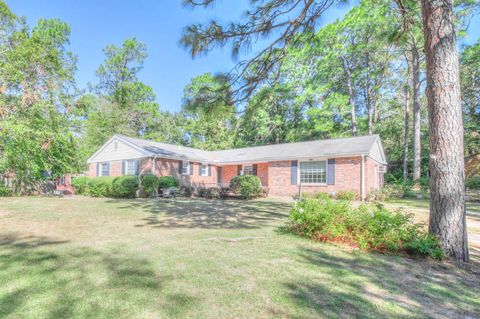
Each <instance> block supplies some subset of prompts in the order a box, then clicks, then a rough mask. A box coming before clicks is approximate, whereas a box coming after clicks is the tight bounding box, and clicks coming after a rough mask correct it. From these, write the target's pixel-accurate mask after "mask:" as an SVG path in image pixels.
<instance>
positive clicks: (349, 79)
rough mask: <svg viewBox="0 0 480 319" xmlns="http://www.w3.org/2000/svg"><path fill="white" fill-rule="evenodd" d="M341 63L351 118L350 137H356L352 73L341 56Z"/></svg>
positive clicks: (355, 111)
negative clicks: (345, 79)
mask: <svg viewBox="0 0 480 319" xmlns="http://www.w3.org/2000/svg"><path fill="white" fill-rule="evenodd" d="M340 59H341V60H342V63H343V70H344V71H345V77H346V78H347V89H348V103H349V104H350V107H351V111H350V113H351V116H352V124H351V127H352V135H353V136H356V135H357V110H356V107H355V97H354V93H353V84H352V73H351V72H350V68H349V67H348V64H347V61H346V59H345V58H344V57H343V56H342V57H341V58H340Z"/></svg>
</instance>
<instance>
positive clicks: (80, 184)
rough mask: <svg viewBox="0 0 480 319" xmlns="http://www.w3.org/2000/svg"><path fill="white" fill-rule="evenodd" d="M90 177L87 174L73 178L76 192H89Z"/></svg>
mask: <svg viewBox="0 0 480 319" xmlns="http://www.w3.org/2000/svg"><path fill="white" fill-rule="evenodd" d="M89 181H90V178H89V177H87V176H79V177H73V178H72V187H73V189H74V190H75V194H78V195H86V194H87V193H88V183H89Z"/></svg>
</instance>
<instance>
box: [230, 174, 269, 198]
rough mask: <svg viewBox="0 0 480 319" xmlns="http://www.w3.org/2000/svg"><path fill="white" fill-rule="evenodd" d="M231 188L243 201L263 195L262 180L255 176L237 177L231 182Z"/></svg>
mask: <svg viewBox="0 0 480 319" xmlns="http://www.w3.org/2000/svg"><path fill="white" fill-rule="evenodd" d="M230 188H231V189H232V191H233V192H234V193H235V194H238V195H240V197H241V198H242V199H251V198H255V197H259V196H260V195H261V193H262V187H261V184H260V178H259V177H258V176H255V175H241V176H235V177H234V178H232V180H231V181H230Z"/></svg>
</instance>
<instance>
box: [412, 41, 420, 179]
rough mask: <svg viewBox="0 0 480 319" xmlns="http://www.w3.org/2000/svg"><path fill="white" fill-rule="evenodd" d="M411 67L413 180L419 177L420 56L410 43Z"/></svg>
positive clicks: (414, 45)
mask: <svg viewBox="0 0 480 319" xmlns="http://www.w3.org/2000/svg"><path fill="white" fill-rule="evenodd" d="M412 69H413V73H412V75H413V180H414V181H418V180H419V179H420V168H421V156H420V123H421V117H420V116H421V115H420V86H421V84H420V57H419V53H418V47H417V46H416V44H415V43H414V44H413V45H412Z"/></svg>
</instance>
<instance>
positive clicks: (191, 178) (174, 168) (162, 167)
mask: <svg viewBox="0 0 480 319" xmlns="http://www.w3.org/2000/svg"><path fill="white" fill-rule="evenodd" d="M151 162H152V160H149V162H147V163H145V170H148V172H151ZM200 165H201V163H195V162H194V163H193V175H180V172H179V170H180V161H177V160H171V159H165V158H157V159H156V162H155V175H157V176H175V177H176V178H177V179H178V180H179V181H180V183H181V184H183V185H192V186H195V187H212V186H216V185H217V167H216V166H213V165H211V168H210V169H211V175H210V176H201V175H200Z"/></svg>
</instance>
